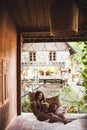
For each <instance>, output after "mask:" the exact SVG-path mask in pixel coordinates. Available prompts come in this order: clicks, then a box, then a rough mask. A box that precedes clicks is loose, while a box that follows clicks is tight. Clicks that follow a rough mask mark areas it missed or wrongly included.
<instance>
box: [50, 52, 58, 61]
mask: <svg viewBox="0 0 87 130" xmlns="http://www.w3.org/2000/svg"><path fill="white" fill-rule="evenodd" d="M49 59H50V61H56V52H55V51H52V52H49Z"/></svg>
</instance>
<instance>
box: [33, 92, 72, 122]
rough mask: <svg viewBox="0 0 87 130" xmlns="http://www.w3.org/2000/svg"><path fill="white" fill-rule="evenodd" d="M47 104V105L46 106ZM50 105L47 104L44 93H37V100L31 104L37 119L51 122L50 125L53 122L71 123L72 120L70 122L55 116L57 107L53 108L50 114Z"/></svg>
mask: <svg viewBox="0 0 87 130" xmlns="http://www.w3.org/2000/svg"><path fill="white" fill-rule="evenodd" d="M44 104H45V105H44ZM49 107H50V106H49V104H48V103H47V102H46V99H45V97H44V94H43V92H42V91H36V93H35V100H34V101H33V102H32V103H31V109H32V112H33V113H34V115H35V116H36V118H37V119H38V120H39V121H44V120H49V122H50V123H53V122H58V121H60V122H63V123H64V124H66V123H69V122H71V121H72V120H68V119H65V118H60V117H58V115H55V114H54V113H55V109H56V108H55V105H54V108H53V112H52V111H51V112H49Z"/></svg>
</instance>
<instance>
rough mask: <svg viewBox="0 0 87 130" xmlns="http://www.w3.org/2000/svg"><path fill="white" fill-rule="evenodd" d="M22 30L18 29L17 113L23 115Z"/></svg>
mask: <svg viewBox="0 0 87 130" xmlns="http://www.w3.org/2000/svg"><path fill="white" fill-rule="evenodd" d="M20 35H21V31H19V30H18V31H17V115H21V38H20Z"/></svg>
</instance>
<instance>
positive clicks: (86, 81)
mask: <svg viewBox="0 0 87 130" xmlns="http://www.w3.org/2000/svg"><path fill="white" fill-rule="evenodd" d="M81 60H82V64H83V65H84V67H83V68H82V69H81V70H82V75H81V78H82V80H83V82H82V87H84V88H85V91H84V95H83V100H84V101H85V102H87V42H84V48H83V50H82V58H81Z"/></svg>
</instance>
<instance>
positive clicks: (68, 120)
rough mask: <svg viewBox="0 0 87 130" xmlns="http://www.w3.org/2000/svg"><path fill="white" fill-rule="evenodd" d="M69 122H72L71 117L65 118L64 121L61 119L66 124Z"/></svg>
mask: <svg viewBox="0 0 87 130" xmlns="http://www.w3.org/2000/svg"><path fill="white" fill-rule="evenodd" d="M70 122H72V120H71V119H65V120H64V121H63V123H64V124H65V125H66V124H67V123H70Z"/></svg>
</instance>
